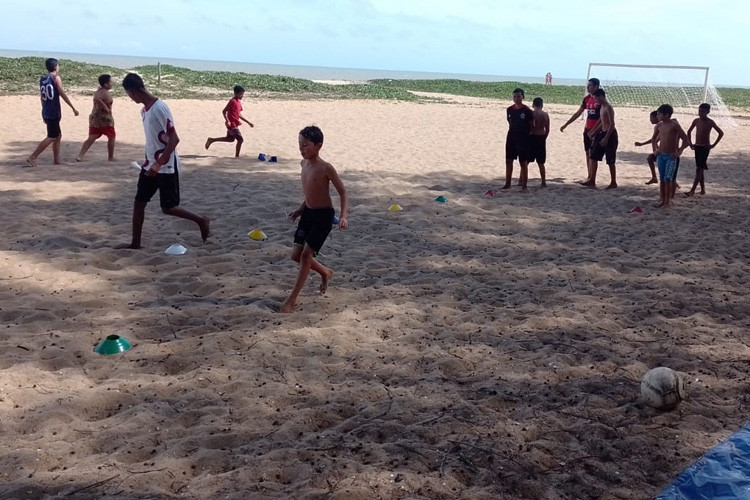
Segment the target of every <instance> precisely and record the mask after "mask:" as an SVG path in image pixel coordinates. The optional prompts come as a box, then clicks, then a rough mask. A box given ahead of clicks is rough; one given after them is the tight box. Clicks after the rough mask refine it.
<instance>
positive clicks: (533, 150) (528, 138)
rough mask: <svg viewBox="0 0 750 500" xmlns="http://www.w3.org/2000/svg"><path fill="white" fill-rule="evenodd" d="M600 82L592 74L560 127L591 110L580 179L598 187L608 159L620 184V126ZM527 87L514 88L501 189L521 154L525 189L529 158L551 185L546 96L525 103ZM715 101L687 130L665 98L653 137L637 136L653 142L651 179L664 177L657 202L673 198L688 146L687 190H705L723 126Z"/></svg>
mask: <svg viewBox="0 0 750 500" xmlns="http://www.w3.org/2000/svg"><path fill="white" fill-rule="evenodd" d="M600 85H601V82H600V81H599V80H598V79H597V78H591V79H589V81H588V82H587V86H586V91H587V95H586V97H584V99H583V102H582V103H581V106H580V107H579V108H578V110H577V111H576V112H575V113H573V115H572V116H571V117H570V119H568V121H567V122H565V124H563V125H562V126H561V127H560V132H564V131H565V129H566V128H567V126H568V125H570V124H571V123H573V122H574V121H575V120H576V119H578V118H579V117H580V116H581V115H582V114H583V113H584V112H586V120H585V125H584V130H583V148H584V154H585V157H586V167H587V177H586V180H584V181H582V182H581V183H580V184H581V185H583V186H586V187H589V188H596V175H597V170H598V166H599V162H600V161H602V160H603V159H604V160H606V163H607V165H608V166H609V173H610V183H609V185H608V186H607V188H606V189H614V188H616V187H617V171H616V160H617V147H618V145H619V139H618V135H617V127H616V126H615V110H614V108H613V107H612V105H611V104H610V103H609V101H608V100H607V97H606V96H607V94H606V92H605V91H604V89H602V88H600ZM523 99H524V92H523V89H520V88H518V89H515V90H514V91H513V105H512V106H509V107H508V109H507V119H508V124H509V127H508V135H507V137H506V142H505V160H506V165H505V184H504V186H503V188H502V189H509V188H510V186H511V178H512V175H513V162H514V161H515V160H516V159H517V160H518V162H519V164H520V167H521V174H520V177H519V181H518V184H519V185H520V186H521V189H522V190H526V189H527V182H528V164H529V162H532V161H534V160H535V159H536V161H537V163H538V164H539V172H540V175H541V179H542V182H541V187H546V185H547V184H546V171H545V165H544V162H545V160H546V145H545V143H546V139H547V136H548V135H549V126H550V122H549V115H548V114H547V113H546V112H545V111H543V109H542V107H543V102H542V99H541V98H540V97H537V98H535V99H534V101H533V107H534V109H533V110H530V109H529V108H528V106H526V105H525V104H523ZM710 111H711V106H710V105H709V104H707V103H703V104H701V105H700V106H699V107H698V118H696V119H695V120H694V121H693V123H692V125H690V128H689V129H688V131H687V133H686V132H685V131H684V130H683V129H682V127H681V126H680V124H679V122H678V121H677V120H675V119H673V118H672V113H673V112H674V110H673V108H672V106H670V105H669V104H663V105H661V106H659V109H657V110H656V111H653V112H652V113H651V115H650V117H651V123H652V124H654V132H653V135H652V137H651V139H649V140H648V141H645V142H636V143H635V145H636V146H645V145H647V144H651V146H652V148H653V153H652V154H650V155H649V156H648V158H647V161H648V164H649V167H650V168H651V179H650V180H649V181H648V182H646V184H655V183H656V182H659V202H658V203H657V204H656V206H657V207H666V206H669V205H671V204H672V201H671V200H672V199H673V198H674V194H675V191H676V189H677V187H678V185H677V181H676V179H677V170H678V168H679V164H680V155H681V154H682V152H683V150H684V149H685V148H686V147H688V146H689V147H690V148H691V149H693V150H695V164H696V170H695V180H694V181H693V187H692V189H690V191H688V192H687V193H685V196H693V195H694V194H695V190H696V188H697V187H698V185H700V188H701V190H700V194H705V193H706V190H705V179H704V171H705V170H707V169H708V165H707V160H708V155H709V152H710V151H711V149H713V148H714V147H716V145H717V144H718V143H719V141H720V140H721V138H722V137H723V136H724V132H723V131H722V130H721V128H719V126H718V125H717V124H716V122H714V121H713V120H712V119H710V118H709V117H708V114H709V112H710ZM693 130H695V142H693V141H692V139H691V135H692V131H693ZM712 130H716V132H717V134H718V135H717V137H716V140H715V141H714V142H713V143H711V131H712ZM657 168H658V169H659V179H658V180H657V177H656V169H657Z"/></svg>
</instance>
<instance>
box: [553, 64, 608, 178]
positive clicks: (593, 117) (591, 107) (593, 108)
mask: <svg viewBox="0 0 750 500" xmlns="http://www.w3.org/2000/svg"><path fill="white" fill-rule="evenodd" d="M599 85H600V82H599V79H598V78H590V79H589V81H588V83H587V84H586V92H587V94H586V97H584V98H583V102H582V103H581V106H580V107H579V108H578V111H576V112H575V113H573V116H571V117H570V119H569V120H568V121H567V122H565V124H564V125H563V126H562V127H560V132H564V131H565V129H566V128H567V126H568V125H570V124H571V123H573V122H574V121H576V120H577V119H578V117H579V116H581V114H582V113H583V112H584V111H586V125H585V126H584V129H583V151H584V156H585V157H586V180H585V181H583V182H581V183H580V184H581V185H583V186H588V185H589V183H590V182H591V164H590V161H589V159H590V156H589V155H590V152H591V137H590V136H589V134H588V133H589V131H591V129H592V128H594V126H595V125H596V124H597V122H598V121H599V105H598V104H597V103H596V100H595V99H594V92H596V91H597V89H598V88H599Z"/></svg>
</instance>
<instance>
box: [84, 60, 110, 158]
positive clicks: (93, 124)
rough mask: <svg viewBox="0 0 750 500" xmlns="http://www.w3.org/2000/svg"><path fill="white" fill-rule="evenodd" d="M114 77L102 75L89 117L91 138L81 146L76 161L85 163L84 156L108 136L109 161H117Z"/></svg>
mask: <svg viewBox="0 0 750 500" xmlns="http://www.w3.org/2000/svg"><path fill="white" fill-rule="evenodd" d="M110 90H112V77H111V76H109V75H101V76H100V77H99V88H98V89H97V91H96V92H95V93H94V109H93V110H91V114H90V115H89V137H88V138H87V139H86V141H85V142H84V143H83V145H82V146H81V152H80V153H78V156H77V157H76V161H83V156H84V155H85V154H86V151H88V150H89V148H90V147H91V145H92V144H94V141H96V140H97V139H98V138H100V137H101V136H103V135H104V136H107V160H109V161H113V160H114V159H115V119H114V117H113V116H112V102H113V101H112V95H111V94H110V93H109V91H110Z"/></svg>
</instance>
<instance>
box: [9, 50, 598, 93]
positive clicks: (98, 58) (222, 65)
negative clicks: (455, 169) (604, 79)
mask: <svg viewBox="0 0 750 500" xmlns="http://www.w3.org/2000/svg"><path fill="white" fill-rule="evenodd" d="M25 56H34V57H56V58H58V59H69V60H73V61H79V62H86V63H91V64H102V65H107V66H113V67H115V68H120V69H126V70H127V69H131V68H134V67H136V66H146V65H152V64H157V63H161V64H171V65H172V66H179V67H183V68H189V69H193V70H196V71H229V72H244V73H251V74H261V75H282V76H290V77H294V78H304V79H306V80H346V81H354V82H364V81H367V80H375V79H388V78H390V79H394V80H434V79H444V78H454V79H459V80H470V81H476V82H520V83H544V74H542V75H540V76H538V77H535V76H511V75H474V74H466V73H432V72H419V71H396V70H380V69H365V68H329V67H321V66H291V65H284V64H260V63H246V62H230V61H202V60H193V59H175V58H170V57H141V56H118V55H103V54H77V53H65V52H55V53H54V54H52V53H48V52H36V51H22V50H5V49H0V57H25ZM585 82H586V74H585V72H584V73H583V74H582V76H581V78H580V79H571V78H554V79H553V83H555V84H558V85H581V87H585V86H586V83H585Z"/></svg>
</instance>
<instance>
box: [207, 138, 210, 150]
mask: <svg viewBox="0 0 750 500" xmlns="http://www.w3.org/2000/svg"><path fill="white" fill-rule="evenodd" d="M210 145H211V139H206V149H208V147H209V146H210Z"/></svg>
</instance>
